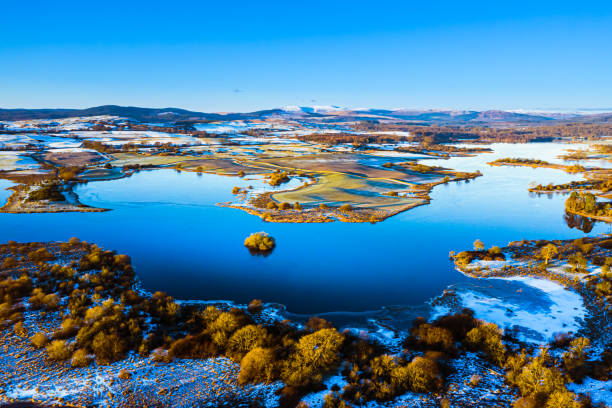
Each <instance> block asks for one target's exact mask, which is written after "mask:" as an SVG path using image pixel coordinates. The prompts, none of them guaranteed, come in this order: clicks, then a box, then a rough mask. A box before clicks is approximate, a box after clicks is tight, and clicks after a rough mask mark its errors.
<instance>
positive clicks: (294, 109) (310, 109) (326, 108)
mask: <svg viewBox="0 0 612 408" xmlns="http://www.w3.org/2000/svg"><path fill="white" fill-rule="evenodd" d="M281 110H283V111H285V112H289V113H327V112H338V111H345V110H348V109H346V108H341V107H340V106H334V105H322V106H297V105H289V106H285V107H283V108H281Z"/></svg>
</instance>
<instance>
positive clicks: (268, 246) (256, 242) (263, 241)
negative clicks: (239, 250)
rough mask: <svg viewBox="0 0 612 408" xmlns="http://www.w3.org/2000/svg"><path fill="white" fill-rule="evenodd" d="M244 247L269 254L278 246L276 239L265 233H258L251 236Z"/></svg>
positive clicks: (245, 241)
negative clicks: (268, 252)
mask: <svg viewBox="0 0 612 408" xmlns="http://www.w3.org/2000/svg"><path fill="white" fill-rule="evenodd" d="M244 246H246V247H247V248H249V249H250V250H253V251H258V252H267V251H270V250H272V249H274V247H275V246H276V241H275V240H274V238H272V237H271V236H269V235H268V234H267V233H265V232H263V231H262V232H256V233H254V234H251V235H249V236H248V237H247V239H245V240H244Z"/></svg>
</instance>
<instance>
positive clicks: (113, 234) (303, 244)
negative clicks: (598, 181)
mask: <svg viewBox="0 0 612 408" xmlns="http://www.w3.org/2000/svg"><path fill="white" fill-rule="evenodd" d="M492 147H493V149H494V150H495V151H494V153H491V154H482V155H479V156H476V157H457V158H452V159H449V160H442V159H431V160H425V161H423V162H424V163H425V164H430V165H440V166H444V167H448V168H453V169H457V170H462V171H476V170H480V171H481V172H482V173H483V176H482V177H479V178H477V179H475V180H472V181H470V182H458V183H450V184H447V185H441V186H438V187H436V188H435V189H434V190H433V192H432V193H431V197H432V201H431V204H429V205H425V206H421V207H417V208H415V209H412V210H409V211H407V212H404V213H401V214H399V215H396V216H394V217H391V218H389V219H387V220H386V221H384V222H380V223H377V224H369V223H361V224H349V223H341V222H333V223H324V224H279V223H266V222H263V221H262V220H261V219H259V218H258V217H255V216H252V215H249V214H247V213H246V212H243V211H240V210H236V209H231V208H224V207H219V206H217V205H216V204H217V203H219V202H223V201H230V200H232V199H233V195H232V194H231V189H232V187H233V186H240V187H246V186H248V185H253V186H254V187H255V188H265V186H264V185H263V183H262V181H261V180H254V179H251V180H245V179H239V178H235V177H224V176H217V175H210V174H203V175H200V176H199V175H197V174H195V173H188V172H181V173H178V172H176V171H175V170H155V171H143V172H139V173H136V174H134V175H133V176H131V177H129V178H124V179H119V180H112V181H102V182H91V183H88V184H84V185H81V186H79V187H78V188H77V189H76V191H77V193H78V194H79V196H80V198H81V201H82V202H83V203H85V204H88V205H92V206H96V207H104V208H110V209H112V211H108V212H103V213H56V214H0V226H1V229H0V241H2V242H6V241H8V240H15V241H49V240H61V241H66V240H68V239H69V238H70V237H73V236H76V237H79V238H81V239H82V240H86V241H88V242H92V243H96V244H98V245H100V246H102V247H104V248H106V249H112V250H116V251H118V252H119V253H125V254H128V255H130V256H131V257H132V261H133V264H134V266H135V269H136V273H137V274H138V276H139V277H140V279H141V280H142V282H143V285H144V287H145V288H146V289H149V290H151V291H155V290H163V291H165V292H167V293H169V294H171V295H172V296H174V297H176V298H179V299H206V300H213V299H219V300H233V301H236V302H240V303H245V302H249V301H250V300H252V299H254V298H258V299H262V300H264V301H266V302H276V303H281V304H283V305H285V306H286V307H287V309H288V310H289V311H290V312H293V313H299V314H316V313H324V312H364V311H375V310H379V309H380V308H381V307H384V306H393V305H401V306H418V305H422V304H424V303H425V302H426V301H428V300H429V299H430V298H432V297H434V296H437V295H439V294H440V293H441V292H442V291H443V289H445V288H446V287H448V286H449V285H451V284H461V283H465V282H467V281H470V279H469V278H466V277H464V276H463V275H461V274H460V273H458V272H457V271H456V270H455V269H454V267H453V265H452V262H451V261H449V259H448V253H449V251H461V250H465V249H470V248H471V247H472V243H473V242H474V240H476V239H480V240H482V241H483V242H484V243H485V245H486V246H487V247H490V246H492V245H498V246H505V245H506V244H507V243H508V242H509V241H514V240H520V239H523V238H525V239H536V238H538V239H540V238H541V239H568V238H577V237H581V236H584V235H585V232H583V231H581V230H579V229H577V228H570V227H569V226H568V225H567V223H566V221H565V220H564V217H563V215H564V210H563V202H564V200H565V196H562V195H551V196H546V195H544V196H540V197H537V196H535V195H530V194H529V193H528V191H527V188H528V186H529V183H530V182H536V183H542V184H548V183H549V182H553V183H564V182H568V181H571V180H576V179H579V178H580V177H579V176H577V175H570V174H567V173H565V172H563V171H560V170H554V169H544V168H541V169H532V168H526V167H490V166H488V165H486V162H488V161H491V160H494V159H496V158H500V157H508V156H512V157H528V158H539V159H543V160H548V161H551V162H561V161H560V160H558V159H556V156H557V155H559V154H562V153H563V149H564V148H567V147H572V148H578V147H581V146H580V145H564V144H552V143H532V144H495V145H492ZM588 165H592V166H603V165H606V166H609V164H607V163H605V162H604V163H602V162H599V161H590V162H589V163H588ZM9 185H10V183H8V182H6V181H0V187H1V188H2V191H1V192H0V200H6V197H7V196H8V195H9V194H8V192H7V191H4V188H6V187H7V186H9ZM283 188H286V187H283ZM257 231H266V232H268V233H269V234H271V235H272V236H274V237H275V238H276V241H277V247H276V249H275V250H274V251H273V252H272V253H271V254H270V255H269V256H266V257H264V256H253V255H251V254H250V253H249V251H248V250H247V249H246V248H244V246H243V241H244V239H245V238H246V237H247V236H248V235H249V234H251V233H253V232H257ZM603 232H610V226H609V225H608V224H605V223H596V224H595V225H594V226H593V228H592V230H590V232H589V234H590V235H593V234H600V233H603Z"/></svg>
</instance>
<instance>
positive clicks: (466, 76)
mask: <svg viewBox="0 0 612 408" xmlns="http://www.w3.org/2000/svg"><path fill="white" fill-rule="evenodd" d="M0 19H1V20H0V107H5V108H14V107H30V108H31V107H89V106H95V105H102V104H120V105H135V106H147V107H168V106H173V107H183V108H187V109H194V110H201V111H247V110H255V109H263V108H271V107H278V106H284V105H329V104H333V105H340V106H347V107H380V108H394V107H406V108H434V107H442V108H462V109H463V108H465V109H489V108H499V109H516V108H526V109H537V108H543V109H550V108H559V109H576V108H612V2H611V1H605V2H604V1H601V2H590V1H572V2H566V1H554V2H553V1H550V2H549V1H537V0H531V1H507V2H500V1H486V2H485V1H483V2H460V1H456V2H443V1H418V2H413V1H408V0H404V1H398V2H394V1H367V2H361V1H347V2H343V1H342V2H340V1H338V2H334V1H325V2H318V1H309V2H296V1H289V0H286V1H278V2H277V1H274V2H266V1H248V2H241V1H215V2H209V1H181V0H173V1H155V0H149V1H132V0H122V1H115V0H106V1H102V2H88V1H68V0H64V1H62V0H57V1H48V0H45V1H27V2H26V1H5V2H3V4H2V6H1V7H0Z"/></svg>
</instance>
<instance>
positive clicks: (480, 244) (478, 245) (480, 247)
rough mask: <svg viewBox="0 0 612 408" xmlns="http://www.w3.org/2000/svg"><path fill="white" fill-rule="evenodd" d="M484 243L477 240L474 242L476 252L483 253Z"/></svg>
mask: <svg viewBox="0 0 612 408" xmlns="http://www.w3.org/2000/svg"><path fill="white" fill-rule="evenodd" d="M484 247H485V246H484V243H483V242H482V241H481V240H479V239H477V240H476V241H474V250H475V251H482V250H483V249H484Z"/></svg>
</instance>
